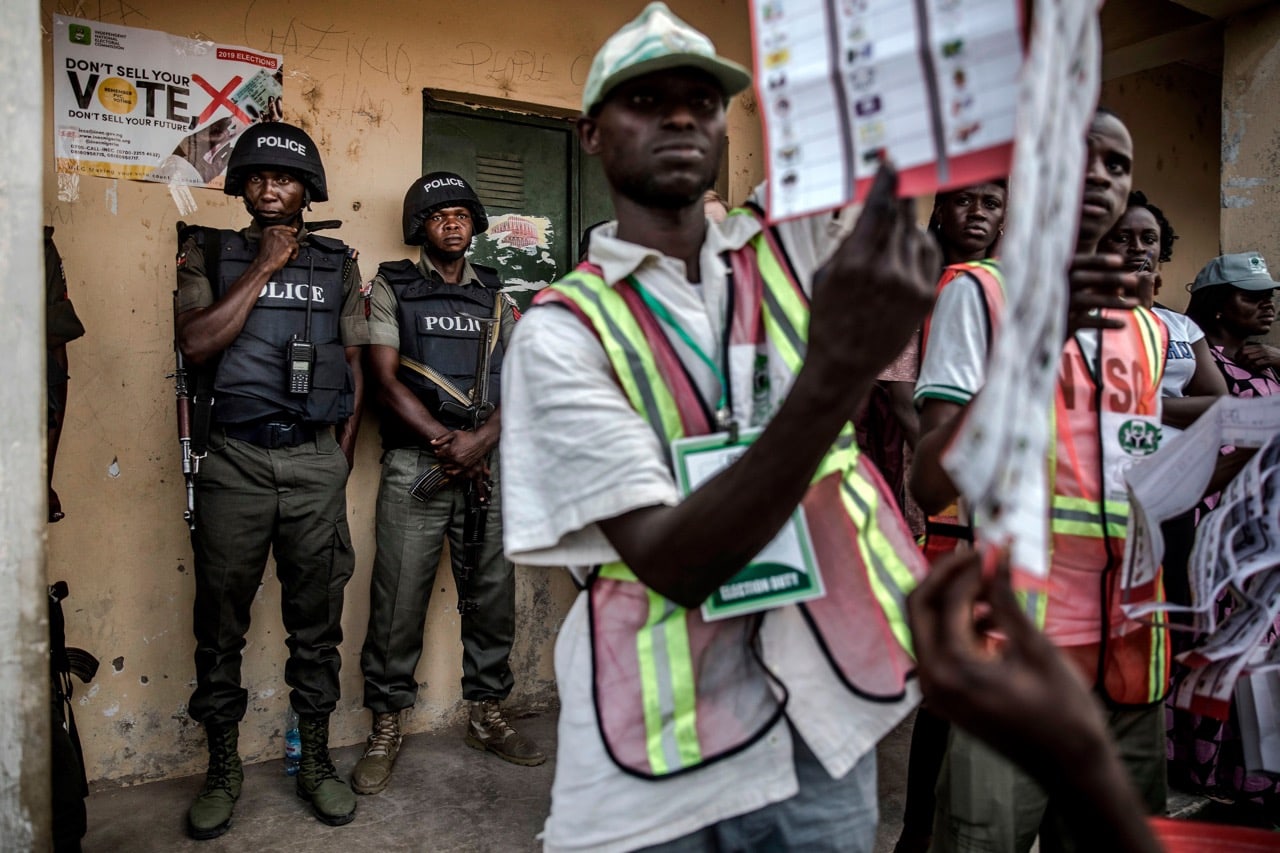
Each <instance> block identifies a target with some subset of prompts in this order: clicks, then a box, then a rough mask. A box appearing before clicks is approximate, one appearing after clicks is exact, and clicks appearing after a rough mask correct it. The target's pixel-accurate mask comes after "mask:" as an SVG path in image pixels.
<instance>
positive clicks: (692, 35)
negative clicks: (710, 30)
mask: <svg viewBox="0 0 1280 853" xmlns="http://www.w3.org/2000/svg"><path fill="white" fill-rule="evenodd" d="M668 68H698V69H700V70H702V71H705V72H707V73H708V74H710V75H711V76H712V77H714V78H716V80H718V81H719V82H720V85H721V86H722V87H723V88H724V94H725V97H726V98H728V97H731V96H733V95H736V94H738V93H739V92H741V91H742V90H743V89H745V88H747V87H748V86H750V85H751V72H750V71H748V70H747V69H746V68H744V67H742V66H741V65H739V64H738V63H736V62H734V61H732V60H729V59H725V58H724V57H722V56H717V55H716V46H715V45H714V44H712V43H711V39H709V38H707V37H706V36H705V35H703V34H702V33H700V32H698V31H697V30H695V29H694V28H693V27H691V26H689V25H688V24H686V23H685V22H684V21H682V20H680V19H679V18H677V17H676V16H675V15H674V14H672V12H671V10H670V9H668V8H667V4H666V3H661V2H654V3H650V4H649V5H648V6H646V7H645V8H644V11H643V12H641V13H640V15H639V17H637V18H636V19H635V20H634V21H632V22H631V23H629V24H627V25H626V26H624V27H623V28H622V29H620V30H618V31H617V32H616V33H614V34H613V35H611V36H610V37H609V40H608V41H606V42H605V43H604V47H602V48H600V51H599V52H598V53H596V58H595V59H594V60H592V62H591V71H590V73H588V74H587V85H586V88H585V89H583V91H582V111H583V112H584V113H589V112H591V110H592V109H594V108H595V107H596V106H597V105H598V104H600V102H601V101H603V100H604V99H605V96H606V95H608V94H609V92H610V91H612V90H613V88H614V87H615V86H617V85H618V84H620V83H625V82H627V81H628V80H634V79H635V78H636V77H640V76H642V75H644V74H649V73H651V72H654V71H665V70H666V69H668Z"/></svg>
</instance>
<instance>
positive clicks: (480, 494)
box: [409, 295, 502, 616]
mask: <svg viewBox="0 0 1280 853" xmlns="http://www.w3.org/2000/svg"><path fill="white" fill-rule="evenodd" d="M494 299H495V300H501V299H502V297H501V296H496V295H495V296H494ZM495 307H496V308H497V311H495V313H498V312H500V311H501V306H500V304H495ZM463 316H464V317H468V318H469V319H472V320H475V321H476V322H477V323H479V324H480V341H479V344H478V349H477V352H476V373H475V381H474V382H473V383H472V385H471V394H470V403H469V404H468V405H465V406H464V405H463V404H461V403H459V402H456V401H454V400H445V401H444V402H442V403H441V404H440V410H441V411H442V412H443V413H444V414H447V415H450V416H452V417H454V418H457V419H459V420H461V421H464V422H465V423H466V424H467V426H466V429H467V430H469V431H471V432H475V431H476V430H478V429H480V427H481V426H482V425H483V424H484V422H485V421H487V420H489V417H490V415H492V414H493V411H494V408H495V406H494V405H493V401H491V400H490V399H489V364H490V360H491V358H492V355H493V345H492V340H493V333H494V326H496V325H497V324H498V322H499V318H500V316H501V315H500V314H499V315H498V316H495V317H476V316H474V315H471V314H464V315H463ZM452 481H453V478H452V477H451V476H450V475H449V474H446V473H445V471H444V468H443V467H441V466H440V465H438V464H437V465H432V466H431V467H430V468H428V469H427V470H426V471H423V472H422V474H421V475H419V476H418V478H417V479H416V480H414V482H413V485H412V486H410V487H409V494H411V495H413V496H414V497H415V498H417V499H418V500H420V501H426V500H429V499H430V498H431V496H432V495H434V494H435V493H436V492H438V491H440V490H441V489H443V488H444V487H445V486H447V485H449V484H450V483H451V482H452ZM492 488H493V481H492V480H490V479H489V478H488V477H487V476H486V477H468V478H467V480H466V483H465V484H464V486H463V497H464V498H465V501H466V502H465V504H464V507H465V508H464V511H463V516H462V566H461V569H460V571H459V572H458V613H460V614H462V615H463V616H467V615H469V614H471V613H474V612H475V611H476V609H477V608H478V607H479V605H478V604H476V602H474V601H472V600H471V597H470V593H471V575H472V574H474V573H475V571H476V569H478V568H479V567H480V552H481V551H482V550H483V549H484V531H485V525H486V522H487V521H488V518H489V504H490V497H491V496H490V492H491V490H492Z"/></svg>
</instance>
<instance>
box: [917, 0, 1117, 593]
mask: <svg viewBox="0 0 1280 853" xmlns="http://www.w3.org/2000/svg"><path fill="white" fill-rule="evenodd" d="M1099 45H1100V37H1099V33H1098V4H1097V3H1094V2H1088V3H1081V2H1075V0H1037V2H1036V3H1035V7H1034V12H1033V14H1032V32H1031V46H1030V49H1029V50H1028V52H1027V61H1026V66H1025V68H1024V69H1023V73H1022V77H1021V80H1020V86H1019V91H1018V117H1017V140H1016V145H1015V148H1014V160H1013V174H1012V177H1011V178H1010V181H1009V193H1010V198H1009V219H1008V222H1007V223H1006V225H1005V234H1004V238H1003V240H1002V243H1001V254H1002V256H1003V263H1004V276H1005V311H1004V316H1003V318H1002V319H1001V322H1000V323H999V327H998V330H997V333H996V335H995V338H994V340H993V341H992V346H991V361H990V364H989V367H988V371H987V381H986V385H985V386H984V387H983V389H982V393H980V394H979V395H978V396H977V397H976V398H974V401H973V403H971V404H970V405H969V407H968V412H967V414H966V417H965V421H964V423H963V425H962V426H961V428H960V430H959V432H958V433H957V435H956V437H955V439H954V440H953V441H952V444H951V446H950V447H949V448H948V449H947V451H946V453H945V454H944V455H943V459H942V464H943V467H944V468H945V469H946V470H947V472H948V474H950V476H951V480H952V482H954V483H955V484H956V487H957V488H958V489H959V490H960V493H961V495H963V496H964V497H965V498H966V499H967V500H968V502H969V505H970V506H971V507H973V510H974V515H975V517H976V518H977V519H978V520H979V528H978V531H979V535H980V537H981V538H982V539H983V540H985V541H987V542H993V543H997V544H1005V543H1007V544H1008V545H1009V546H1010V548H1011V561H1012V564H1013V567H1014V571H1015V573H1016V575H1017V580H1018V582H1019V583H1020V585H1024V586H1025V585H1027V582H1028V581H1030V583H1031V584H1036V583H1043V580H1044V579H1045V578H1046V577H1047V575H1048V571H1049V558H1048V555H1049V481H1048V459H1049V457H1050V443H1051V442H1052V441H1054V432H1053V423H1052V416H1053V407H1054V393H1055V388H1056V384H1057V373H1058V359H1059V357H1060V355H1061V353H1062V340H1063V332H1064V328H1063V323H1064V322H1065V317H1066V305H1065V300H1066V299H1067V289H1066V283H1065V279H1064V277H1065V270H1066V269H1067V267H1068V265H1069V263H1070V259H1071V255H1072V253H1073V251H1074V249H1075V234H1076V218H1077V215H1078V213H1079V210H1080V193H1081V189H1082V185H1083V175H1084V163H1085V134H1086V131H1087V128H1088V126H1089V122H1090V121H1091V120H1092V116H1093V110H1094V106H1095V103H1096V101H1097V97H1098V84H1099V63H1100V61H1101V58H1100V53H1099V49H1100V48H1099Z"/></svg>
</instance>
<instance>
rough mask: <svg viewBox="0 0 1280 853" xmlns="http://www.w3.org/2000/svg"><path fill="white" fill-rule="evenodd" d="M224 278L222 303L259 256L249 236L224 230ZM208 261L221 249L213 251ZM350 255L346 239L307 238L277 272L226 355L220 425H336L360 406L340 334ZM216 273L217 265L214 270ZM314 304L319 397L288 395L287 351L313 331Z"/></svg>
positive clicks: (217, 399) (314, 380)
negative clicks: (295, 339) (262, 422)
mask: <svg viewBox="0 0 1280 853" xmlns="http://www.w3.org/2000/svg"><path fill="white" fill-rule="evenodd" d="M217 233H218V235H219V243H220V246H221V251H220V253H219V257H218V262H217V269H218V274H217V278H218V280H217V281H216V282H214V288H213V289H214V298H215V299H221V298H222V297H223V296H224V295H225V294H226V293H227V291H228V290H229V289H230V288H231V285H232V284H233V283H234V282H235V281H236V279H238V278H239V277H240V276H241V275H243V274H244V272H245V271H246V270H247V269H248V268H249V265H250V264H252V263H253V261H254V259H255V258H256V257H257V256H258V242H257V241H251V240H249V239H248V238H247V237H246V236H245V232H244V231H219V232H217ZM204 251H205V253H206V257H207V255H208V253H209V252H210V251H217V249H216V248H214V247H205V248H204ZM349 252H350V250H349V249H348V248H347V246H346V244H345V243H343V242H341V241H340V240H333V239H329V238H327V237H317V236H316V235H314V234H309V235H307V237H306V239H305V240H304V241H303V242H302V244H301V247H300V248H299V251H298V257H296V258H295V259H293V260H292V261H290V262H289V263H288V264H286V265H285V266H283V267H282V268H280V269H279V270H277V271H276V272H275V273H274V274H273V275H272V276H271V281H270V282H268V283H267V285H266V287H264V288H263V290H262V293H261V295H260V296H259V297H258V303H257V305H255V306H254V309H253V311H251V312H250V314H249V319H248V320H246V321H245V324H244V328H243V329H242V330H241V332H240V334H239V335H237V336H236V339H235V340H234V341H232V343H231V346H229V347H227V349H226V350H225V351H224V352H223V354H222V357H221V359H220V360H219V362H218V367H217V371H216V373H215V375H214V385H213V391H214V403H213V412H214V420H215V421H217V422H218V423H224V424H238V423H249V422H252V421H260V420H282V421H302V422H306V423H313V424H336V423H340V422H342V421H344V420H346V419H347V418H348V417H350V415H351V413H352V412H353V411H354V407H355V383H354V381H353V379H352V376H351V369H350V368H349V367H348V366H347V360H346V354H345V349H344V347H343V345H342V339H341V335H340V332H339V317H340V315H341V312H342V302H343V296H344V294H343V290H342V284H343V281H342V280H343V266H344V261H345V260H346V258H347V257H348V253H349ZM208 266H209V268H210V269H212V267H213V264H212V263H210V264H208ZM308 302H310V305H311V341H312V343H314V344H315V355H316V358H315V363H314V365H313V366H312V373H311V393H310V394H308V395H307V396H305V397H304V396H300V395H295V394H290V393H289V391H288V387H289V386H288V377H289V364H288V362H287V360H286V358H285V348H286V346H287V345H288V343H289V341H290V340H291V339H293V337H294V336H297V337H298V338H302V337H303V336H304V335H305V333H306V316H307V304H308Z"/></svg>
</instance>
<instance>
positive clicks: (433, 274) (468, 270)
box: [418, 251, 480, 287]
mask: <svg viewBox="0 0 1280 853" xmlns="http://www.w3.org/2000/svg"><path fill="white" fill-rule="evenodd" d="M418 272H420V273H422V277H423V278H425V279H427V280H428V281H438V282H441V283H444V276H443V275H441V274H440V270H439V268H437V267H436V265H435V264H434V263H432V262H431V258H429V257H427V253H426V251H423V253H422V257H421V258H419V259H418ZM468 284H480V277H479V276H478V275H476V271H475V270H474V269H472V267H471V262H470V261H468V260H465V259H464V260H463V261H462V281H460V282H459V283H458V286H459V287H465V286H466V285H468Z"/></svg>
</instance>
